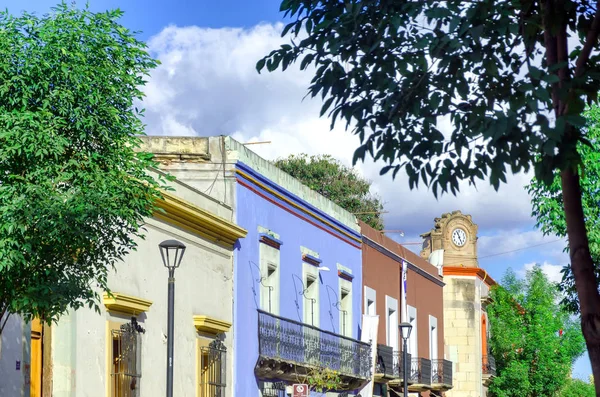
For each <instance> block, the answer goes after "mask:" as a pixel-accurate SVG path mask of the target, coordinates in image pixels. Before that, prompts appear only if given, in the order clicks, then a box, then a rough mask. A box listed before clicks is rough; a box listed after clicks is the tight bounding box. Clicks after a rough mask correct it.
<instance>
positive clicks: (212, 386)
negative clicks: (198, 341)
mask: <svg viewBox="0 0 600 397" xmlns="http://www.w3.org/2000/svg"><path fill="white" fill-rule="evenodd" d="M200 357H201V362H200V368H201V374H200V395H201V396H202V397H223V396H224V395H225V387H226V386H227V383H226V381H225V380H226V370H227V365H226V359H227V348H226V347H225V345H224V344H223V342H222V341H221V339H220V338H217V339H215V340H214V341H212V342H211V343H210V344H209V345H208V346H203V347H201V348H200Z"/></svg>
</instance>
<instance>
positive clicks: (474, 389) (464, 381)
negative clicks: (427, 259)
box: [444, 276, 482, 397]
mask: <svg viewBox="0 0 600 397" xmlns="http://www.w3.org/2000/svg"><path fill="white" fill-rule="evenodd" d="M444 282H445V283H446V286H445V287H444V324H445V329H444V336H445V346H446V349H447V350H446V357H448V359H449V360H451V361H452V362H453V365H454V371H453V373H454V388H453V389H452V390H450V391H448V392H447V393H446V396H447V397H480V396H481V389H482V378H481V303H480V293H481V291H480V285H481V282H480V281H479V280H477V279H476V278H475V277H452V276H450V277H448V276H446V277H444Z"/></svg>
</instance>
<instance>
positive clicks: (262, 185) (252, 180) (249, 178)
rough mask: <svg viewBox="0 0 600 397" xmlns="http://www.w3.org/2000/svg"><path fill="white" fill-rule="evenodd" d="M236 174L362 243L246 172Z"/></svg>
mask: <svg viewBox="0 0 600 397" xmlns="http://www.w3.org/2000/svg"><path fill="white" fill-rule="evenodd" d="M236 172H237V173H238V174H240V175H242V176H243V177H244V178H245V179H248V180H249V181H251V182H252V183H254V184H255V185H258V186H260V187H261V188H262V189H264V190H266V191H267V192H269V193H271V194H272V195H273V196H275V197H277V198H278V199H280V200H282V201H285V202H286V203H288V204H289V205H291V206H292V207H294V208H296V209H298V210H300V211H302V212H304V213H305V214H307V215H310V216H312V217H313V218H315V219H318V220H319V221H320V222H322V223H324V224H326V225H327V226H329V227H330V228H332V229H335V230H336V231H337V232H339V233H341V234H343V235H344V236H346V237H348V238H350V239H352V240H354V241H356V242H358V243H362V240H361V239H359V238H357V237H354V236H353V235H351V234H349V233H347V232H345V231H344V230H342V229H340V228H339V227H337V226H335V225H334V224H332V223H331V222H328V221H327V220H325V219H323V218H321V217H320V216H319V215H317V214H315V213H313V212H312V211H309V210H307V209H306V208H304V207H303V206H301V205H298V204H296V203H294V202H293V201H291V200H289V199H287V198H286V197H284V196H282V195H281V194H279V193H278V192H276V191H275V190H273V189H271V188H269V187H268V186H265V185H264V184H263V183H261V182H259V181H257V180H256V179H254V178H252V177H251V176H250V175H248V174H246V173H245V172H243V171H241V170H239V169H236Z"/></svg>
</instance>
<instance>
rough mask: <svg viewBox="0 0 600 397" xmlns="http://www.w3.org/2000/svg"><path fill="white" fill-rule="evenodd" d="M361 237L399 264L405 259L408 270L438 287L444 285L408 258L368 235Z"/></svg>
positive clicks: (367, 243) (365, 242) (364, 241)
mask: <svg viewBox="0 0 600 397" xmlns="http://www.w3.org/2000/svg"><path fill="white" fill-rule="evenodd" d="M362 238H363V243H364V244H365V245H368V246H369V247H371V248H373V249H375V250H376V251H379V252H380V253H382V254H383V255H385V256H387V257H388V258H390V259H392V260H394V261H396V262H398V263H399V264H402V261H405V262H406V264H407V265H408V268H409V269H410V270H412V271H414V272H415V273H417V274H418V275H419V276H422V277H425V278H426V279H427V280H429V281H431V282H434V283H435V284H437V285H439V286H440V287H443V286H444V285H446V284H445V283H444V282H443V281H442V280H440V279H439V278H438V277H436V276H434V275H433V274H430V273H428V272H426V271H425V270H423V269H421V268H420V267H418V266H417V265H415V264H414V263H412V262H410V261H409V260H408V259H406V258H403V257H401V256H400V255H398V254H396V253H395V252H393V251H391V250H389V249H388V248H386V247H384V246H383V245H381V244H379V243H377V242H376V241H374V240H371V239H370V238H369V237H367V236H365V235H363V236H362Z"/></svg>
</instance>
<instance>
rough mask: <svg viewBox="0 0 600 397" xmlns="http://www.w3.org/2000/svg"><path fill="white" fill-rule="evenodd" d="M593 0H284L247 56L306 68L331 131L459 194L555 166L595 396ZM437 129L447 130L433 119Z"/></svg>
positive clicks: (597, 21)
mask: <svg viewBox="0 0 600 397" xmlns="http://www.w3.org/2000/svg"><path fill="white" fill-rule="evenodd" d="M599 8H600V2H599V1H591V0H479V1H461V0H420V1H415V0H333V1H325V0H282V2H281V8H280V9H281V11H283V12H284V13H285V16H286V17H288V18H290V19H291V22H290V23H289V24H288V25H286V26H285V28H284V29H283V32H282V36H284V37H286V36H287V37H289V38H290V39H291V40H290V43H289V44H283V45H282V46H281V47H280V48H279V49H275V50H274V51H272V52H271V53H270V54H269V55H267V56H266V57H264V58H263V59H260V60H259V61H258V63H257V65H256V67H257V70H258V71H259V72H260V71H261V70H263V69H265V68H266V69H267V70H269V71H274V70H277V69H282V70H285V69H287V68H288V67H290V66H291V65H293V64H299V67H300V69H302V70H307V71H308V72H309V73H311V74H312V75H313V76H314V77H313V79H312V81H311V85H310V87H309V88H308V91H309V95H311V96H313V97H317V96H320V97H321V98H322V100H323V105H322V108H321V115H325V114H327V115H328V116H329V117H330V118H331V120H332V127H333V126H334V124H335V123H336V122H338V121H341V122H343V123H345V126H346V129H350V130H351V131H352V132H353V133H354V134H356V135H357V136H358V137H359V139H360V142H361V144H360V146H359V147H358V149H357V150H356V152H355V154H354V161H358V160H364V158H365V157H366V156H367V155H368V156H371V157H373V158H374V159H376V160H380V161H381V162H382V166H383V168H382V169H381V173H382V174H385V173H387V172H390V171H391V172H392V176H393V177H395V176H396V175H397V173H398V172H399V171H400V170H404V171H405V172H406V174H407V176H408V182H409V185H410V187H411V188H413V187H416V186H418V183H419V182H422V183H424V184H425V185H427V186H428V187H429V188H431V190H432V192H433V193H434V195H436V196H437V195H438V194H443V193H446V192H451V193H454V194H456V193H457V192H458V190H459V187H460V184H459V182H460V181H468V182H469V183H471V184H474V183H476V182H478V181H479V180H486V181H489V182H490V183H491V185H492V186H493V187H494V188H496V189H497V188H498V187H499V185H500V183H501V182H505V181H506V175H507V174H508V173H517V172H523V171H528V170H530V169H532V168H533V169H534V170H535V176H536V178H538V180H540V181H543V182H545V183H547V184H550V183H551V182H552V180H553V178H554V171H555V170H559V171H560V175H561V185H562V193H563V200H564V207H565V214H566V226H567V231H568V237H569V252H570V255H571V267H572V269H573V279H574V281H575V286H576V288H577V295H578V298H579V302H580V310H581V324H582V330H583V334H584V335H585V338H586V343H587V347H588V352H589V354H590V360H591V363H592V369H593V371H594V374H595V375H596V376H595V382H596V389H597V390H598V395H600V292H599V291H598V278H597V277H596V274H595V267H594V263H593V260H592V257H591V255H590V252H589V245H588V238H587V235H586V227H585V223H584V213H583V210H582V204H581V194H580V193H581V192H580V181H579V174H578V172H577V168H578V167H579V166H580V165H581V158H580V156H579V153H578V151H577V147H578V145H579V144H580V143H589V140H588V139H587V138H586V136H585V131H584V130H582V127H583V126H584V124H585V119H584V117H583V116H582V113H583V111H584V109H585V106H586V103H587V104H590V103H595V102H597V99H598V91H599V89H600V54H599V53H598V39H599V36H600V13H599V12H598V9H599ZM442 125H444V128H441V126H442Z"/></svg>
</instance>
